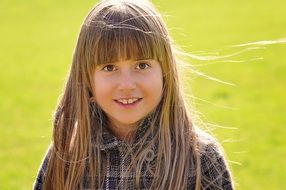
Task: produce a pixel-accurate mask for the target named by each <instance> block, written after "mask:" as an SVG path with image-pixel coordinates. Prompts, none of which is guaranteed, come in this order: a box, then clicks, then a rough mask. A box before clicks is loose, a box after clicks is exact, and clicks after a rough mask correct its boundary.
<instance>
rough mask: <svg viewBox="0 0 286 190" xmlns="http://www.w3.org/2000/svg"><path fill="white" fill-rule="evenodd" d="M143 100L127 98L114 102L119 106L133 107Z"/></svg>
mask: <svg viewBox="0 0 286 190" xmlns="http://www.w3.org/2000/svg"><path fill="white" fill-rule="evenodd" d="M142 99H143V98H129V99H118V100H114V101H115V102H116V103H119V104H121V105H134V104H136V103H138V102H139V101H141V100H142Z"/></svg>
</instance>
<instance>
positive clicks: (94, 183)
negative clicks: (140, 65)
mask: <svg viewBox="0 0 286 190" xmlns="http://www.w3.org/2000/svg"><path fill="white" fill-rule="evenodd" d="M174 52H175V51H174V46H173V44H172V41H171V39H170V36H169V34H168V31H167V29H166V26H165V24H164V22H163V20H162V18H161V16H160V15H159V14H158V13H157V11H156V10H155V8H154V7H153V6H152V5H151V4H150V3H149V2H147V1H137V0H132V1H131V0H129V1H128V0H105V1H101V2H100V3H99V4H97V5H96V6H95V7H94V8H93V9H92V10H91V11H90V13H89V14H88V16H87V17H86V19H85V20H84V22H83V24H82V27H81V31H80V34H79V37H78V41H77V45H76V48H75V52H74V56H73V62H72V66H71V69H70V73H69V77H68V80H67V83H66V86H65V90H64V93H63V95H62V97H61V100H60V102H59V105H58V108H57V110H56V113H55V119H54V131H53V143H52V146H51V151H50V159H49V164H48V169H47V174H46V180H45V184H44V188H45V189H49V190H51V189H61V190H70V189H74V188H75V187H77V188H81V187H82V185H83V184H82V183H83V179H84V177H85V173H86V172H87V171H88V173H89V174H90V176H91V179H92V180H91V188H93V189H97V188H100V187H101V185H102V183H103V180H104V175H103V174H102V169H103V168H102V167H103V166H102V162H103V158H102V156H101V153H100V147H99V146H98V145H99V144H100V143H101V141H102V138H101V136H102V125H101V124H102V120H103V118H101V117H102V114H100V113H101V109H100V108H99V107H98V106H97V104H96V102H92V101H90V100H91V98H92V97H93V96H94V84H93V80H92V78H93V71H94V69H95V67H96V66H97V65H99V64H102V63H107V62H113V61H116V60H119V59H123V60H127V59H141V58H143V59H155V60H157V61H158V62H159V63H160V64H161V68H162V72H163V95H162V99H161V101H160V103H159V105H158V107H157V108H156V111H154V113H152V114H151V116H152V117H151V122H150V126H151V127H149V128H148V130H147V131H146V134H145V135H144V136H143V137H142V138H141V139H139V141H138V142H137V143H136V147H137V150H136V153H135V154H134V155H133V156H134V157H133V162H132V166H130V167H134V168H135V171H136V176H140V171H141V168H142V160H144V155H145V152H144V151H145V150H146V147H152V146H154V145H156V146H158V148H157V150H158V151H157V153H156V163H155V165H154V167H153V169H154V171H153V172H154V180H153V182H152V186H151V189H178V187H180V189H186V188H187V181H188V177H189V176H190V175H192V174H190V173H191V171H192V173H193V175H195V176H196V189H200V184H201V169H200V153H199V150H198V149H199V148H198V139H197V135H196V132H195V131H194V127H193V123H192V121H191V119H190V117H189V115H188V113H187V108H186V103H185V102H184V99H183V96H182V90H181V86H180V81H179V77H178V71H177V64H178V61H177V58H176V55H175V53H174ZM103 114H104V113H103ZM151 133H152V134H153V136H152V137H153V138H152V140H151V141H148V143H147V145H144V146H143V144H144V143H143V142H146V138H147V137H148V136H149V135H150V134H151ZM156 176H157V177H156ZM158 176H160V177H158ZM139 181H140V179H139V177H136V187H139Z"/></svg>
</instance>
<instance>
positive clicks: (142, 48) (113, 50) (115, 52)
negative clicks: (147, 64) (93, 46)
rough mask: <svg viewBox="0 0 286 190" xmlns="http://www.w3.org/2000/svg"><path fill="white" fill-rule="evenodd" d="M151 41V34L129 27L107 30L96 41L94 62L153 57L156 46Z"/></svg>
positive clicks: (101, 62)
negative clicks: (96, 54) (96, 52)
mask: <svg viewBox="0 0 286 190" xmlns="http://www.w3.org/2000/svg"><path fill="white" fill-rule="evenodd" d="M118 30H119V31H118ZM152 41H153V37H152V36H150V35H147V34H144V33H140V32H138V31H132V30H130V29H114V30H107V31H106V32H104V33H103V34H102V36H101V39H100V40H99V42H98V48H97V50H98V56H97V58H98V60H97V61H96V63H97V64H104V63H112V62H118V61H122V60H146V59H155V58H156V57H157V56H156V54H157V53H156V49H157V48H156V46H155V44H154V43H153V42H152Z"/></svg>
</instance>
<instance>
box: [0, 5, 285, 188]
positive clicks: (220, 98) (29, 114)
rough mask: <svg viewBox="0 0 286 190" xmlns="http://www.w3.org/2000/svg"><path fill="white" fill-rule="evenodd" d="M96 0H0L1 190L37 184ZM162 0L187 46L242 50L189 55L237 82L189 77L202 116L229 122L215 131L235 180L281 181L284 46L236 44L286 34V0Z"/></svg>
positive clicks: (253, 183) (257, 184)
mask: <svg viewBox="0 0 286 190" xmlns="http://www.w3.org/2000/svg"><path fill="white" fill-rule="evenodd" d="M94 3H95V1H92V0H86V1H76V0H69V1H66V0H63V1H56V0H46V1H42V0H26V1H22V0H0V28H1V29H0V64H1V69H0V82H1V83H0V129H1V132H0V189H1V190H2V189H3V190H6V189H7V190H10V189H15V190H16V189H21V190H22V189H23V190H25V189H31V187H32V183H33V181H34V179H35V175H36V173H37V170H38V167H39V165H40V162H41V159H42V157H43V154H44V152H45V150H46V148H47V146H48V144H49V142H50V138H51V132H52V120H51V118H52V113H53V111H54V108H55V106H56V103H57V99H58V96H59V95H60V93H61V90H62V87H63V84H64V81H65V78H66V75H67V71H68V69H69V65H70V63H71V57H72V52H73V49H74V46H75V43H76V38H77V35H78V32H79V29H80V25H81V22H82V21H83V18H84V17H85V15H86V14H87V12H88V11H89V10H90V8H91V7H92V6H93V4H94ZM154 3H155V5H156V6H157V8H158V9H159V10H160V12H161V13H162V14H163V15H165V16H164V18H165V20H166V22H167V25H168V27H169V28H170V31H171V34H172V36H173V39H174V40H175V42H176V43H177V44H179V45H180V46H181V47H183V49H185V50H186V51H188V52H191V53H194V54H199V55H206V53H208V54H211V55H214V53H218V54H216V55H228V54H231V53H237V52H239V51H241V50H243V51H244V52H243V53H241V54H240V55H237V56H233V57H231V58H225V59H221V60H219V61H218V62H216V63H215V64H211V63H213V61H198V60H191V61H192V62H193V64H194V66H195V68H196V69H198V70H199V71H201V72H204V73H206V74H207V75H209V76H212V77H216V78H219V79H221V80H224V81H227V82H230V83H233V84H235V86H231V85H226V84H222V83H219V82H216V81H214V80H209V79H207V78H206V77H200V76H196V75H188V74H187V75H186V78H185V84H186V85H187V88H188V89H190V88H191V89H192V92H193V94H194V95H195V97H197V99H196V102H195V104H196V107H197V109H198V111H199V112H201V113H202V118H203V120H204V121H206V122H209V123H214V124H217V125H221V126H225V127H227V128H221V127H217V128H215V129H214V130H213V131H212V132H213V133H214V134H215V135H216V136H217V138H218V139H219V140H220V141H221V142H222V144H223V146H224V148H225V151H226V153H227V155H228V159H229V160H230V161H231V167H232V170H233V175H234V179H235V181H236V188H237V189H241V190H242V189H243V190H245V189H252V190H256V189H257V190H258V189H283V187H285V186H286V181H285V177H286V164H285V161H284V160H285V158H286V149H285V144H286V140H285V139H286V138H285V137H286V136H285V134H286V129H285V124H286V101H285V96H286V88H285V85H286V76H285V75H286V44H285V43H274V44H271V45H261V46H258V45H257V46H255V47H259V49H254V50H248V49H247V48H248V47H233V46H232V45H236V44H244V43H249V42H255V41H262V40H276V39H280V38H285V37H286V11H285V7H286V1H284V0H272V1H266V0H251V1H249V0H240V1H234V0H229V1H223V0H212V1H211V0H205V1H199V0H178V1H172V0H156V1H154ZM255 58H263V59H260V60H252V59H255ZM230 59H231V60H233V61H236V62H232V61H228V60H230ZM237 61H240V62H237ZM199 64H209V65H206V66H201V67H198V66H199ZM232 128H236V129H232Z"/></svg>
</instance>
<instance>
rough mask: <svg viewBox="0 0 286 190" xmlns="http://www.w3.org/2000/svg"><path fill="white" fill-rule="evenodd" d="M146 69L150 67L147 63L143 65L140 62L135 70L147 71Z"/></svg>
mask: <svg viewBox="0 0 286 190" xmlns="http://www.w3.org/2000/svg"><path fill="white" fill-rule="evenodd" d="M148 67H150V66H149V65H148V64H147V63H144V62H141V63H139V64H138V65H137V67H136V68H137V69H140V70H144V69H147V68H148Z"/></svg>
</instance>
